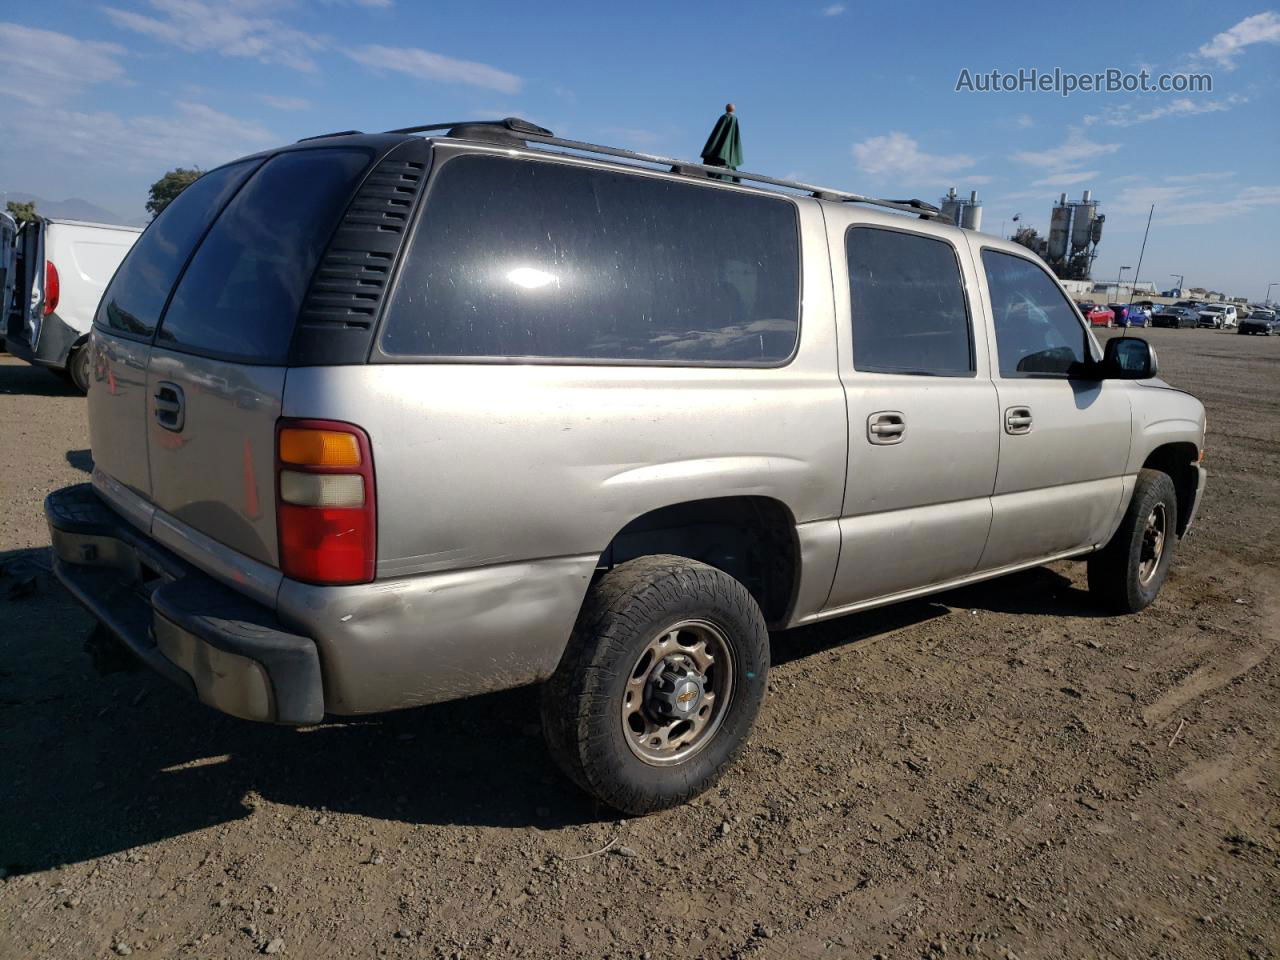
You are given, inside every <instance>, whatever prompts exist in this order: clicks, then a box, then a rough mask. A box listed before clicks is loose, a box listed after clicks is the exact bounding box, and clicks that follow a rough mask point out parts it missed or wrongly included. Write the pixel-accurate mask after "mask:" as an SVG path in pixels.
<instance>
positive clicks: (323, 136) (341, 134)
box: [295, 130, 364, 143]
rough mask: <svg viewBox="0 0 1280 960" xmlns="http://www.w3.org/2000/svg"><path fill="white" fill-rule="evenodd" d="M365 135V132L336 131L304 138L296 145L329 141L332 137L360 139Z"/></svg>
mask: <svg viewBox="0 0 1280 960" xmlns="http://www.w3.org/2000/svg"><path fill="white" fill-rule="evenodd" d="M362 133H364V131H363V130H335V131H334V132H333V133H317V134H316V135H315V136H314V137H303V138H302V139H301V140H297V141H295V142H296V143H306V142H307V141H308V140H328V139H329V138H330V137H358V136H359V135H360V134H362Z"/></svg>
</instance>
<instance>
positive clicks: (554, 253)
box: [380, 156, 800, 364]
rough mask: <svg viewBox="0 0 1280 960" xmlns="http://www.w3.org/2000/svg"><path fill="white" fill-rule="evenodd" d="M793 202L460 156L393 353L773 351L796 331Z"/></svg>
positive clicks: (406, 293) (790, 345)
mask: <svg viewBox="0 0 1280 960" xmlns="http://www.w3.org/2000/svg"><path fill="white" fill-rule="evenodd" d="M799 259H800V254H799V240H798V233H797V217H796V210H795V207H794V205H793V204H791V203H790V202H788V201H786V200H781V199H775V198H770V197H754V196H750V195H744V194H742V193H738V192H734V191H729V190H718V189H714V188H708V187H700V186H695V185H692V184H683V183H675V182H671V181H668V180H661V179H657V178H652V177H644V176H635V175H629V174H623V173H615V172H612V171H608V170H595V169H586V168H582V167H575V166H571V165H569V164H562V163H549V162H535V161H527V160H516V159H510V158H506V157H490V156H464V157H458V158H456V159H453V160H450V161H448V162H447V163H446V164H445V165H444V166H443V167H442V168H441V169H440V171H439V172H438V173H437V175H436V179H435V180H434V182H433V183H432V186H431V191H430V194H429V195H428V197H427V205H426V208H425V210H424V211H423V215H422V220H421V223H420V225H419V228H418V232H417V236H416V237H415V238H414V240H413V245H412V247H411V249H410V251H409V254H408V256H407V258H406V261H405V266H404V270H403V274H402V276H401V278H400V282H399V286H398V288H397V290H396V292H395V295H394V298H393V300H392V302H391V307H390V312H389V314H388V317H387V321H386V324H385V326H384V330H383V333H382V337H381V341H380V346H381V349H382V351H383V352H384V353H385V354H387V355H399V356H432V357H555V358H561V359H584V360H623V361H626V360H631V361H649V362H658V363H682V362H713V363H722V364H771V363H778V362H781V361H784V360H786V359H787V358H788V357H789V356H790V355H791V353H792V351H793V350H794V348H795V344H796V336H797V331H798V311H799V300H800V280H799Z"/></svg>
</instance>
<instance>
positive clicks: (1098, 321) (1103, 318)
mask: <svg viewBox="0 0 1280 960" xmlns="http://www.w3.org/2000/svg"><path fill="white" fill-rule="evenodd" d="M1084 316H1085V319H1086V320H1088V321H1089V326H1091V327H1114V326H1115V325H1116V315H1115V314H1114V313H1113V312H1112V311H1111V310H1110V308H1108V307H1101V306H1092V307H1090V308H1089V309H1088V310H1087V311H1086V312H1085V315H1084Z"/></svg>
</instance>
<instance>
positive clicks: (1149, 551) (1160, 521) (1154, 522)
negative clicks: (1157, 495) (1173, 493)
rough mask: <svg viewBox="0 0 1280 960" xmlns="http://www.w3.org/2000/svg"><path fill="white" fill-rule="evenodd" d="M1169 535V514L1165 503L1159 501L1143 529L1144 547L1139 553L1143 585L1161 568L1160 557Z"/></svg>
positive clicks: (1140, 577) (1139, 571) (1139, 572)
mask: <svg viewBox="0 0 1280 960" xmlns="http://www.w3.org/2000/svg"><path fill="white" fill-rule="evenodd" d="M1167 535H1168V515H1167V514H1166V513H1165V509H1164V504H1163V503H1157V504H1156V505H1155V506H1154V507H1152V508H1151V513H1149V514H1148V515H1147V524H1146V526H1145V527H1144V528H1143V530H1142V549H1141V552H1140V553H1139V555H1138V579H1139V580H1140V581H1141V582H1142V584H1143V586H1146V585H1147V584H1149V583H1150V582H1151V580H1152V578H1153V577H1155V575H1156V571H1157V570H1158V569H1160V558H1161V557H1162V556H1163V555H1164V545H1165V539H1166V537H1167Z"/></svg>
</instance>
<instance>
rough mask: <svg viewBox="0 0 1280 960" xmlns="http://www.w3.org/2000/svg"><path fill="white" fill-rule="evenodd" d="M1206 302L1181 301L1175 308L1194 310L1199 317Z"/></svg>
mask: <svg viewBox="0 0 1280 960" xmlns="http://www.w3.org/2000/svg"><path fill="white" fill-rule="evenodd" d="M1204 305H1205V302H1204V301H1203V300H1179V301H1178V302H1177V303H1175V304H1174V306H1175V307H1182V308H1184V309H1187V310H1194V311H1195V312H1196V314H1197V315H1198V314H1199V313H1200V310H1201V308H1202V307H1204Z"/></svg>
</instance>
